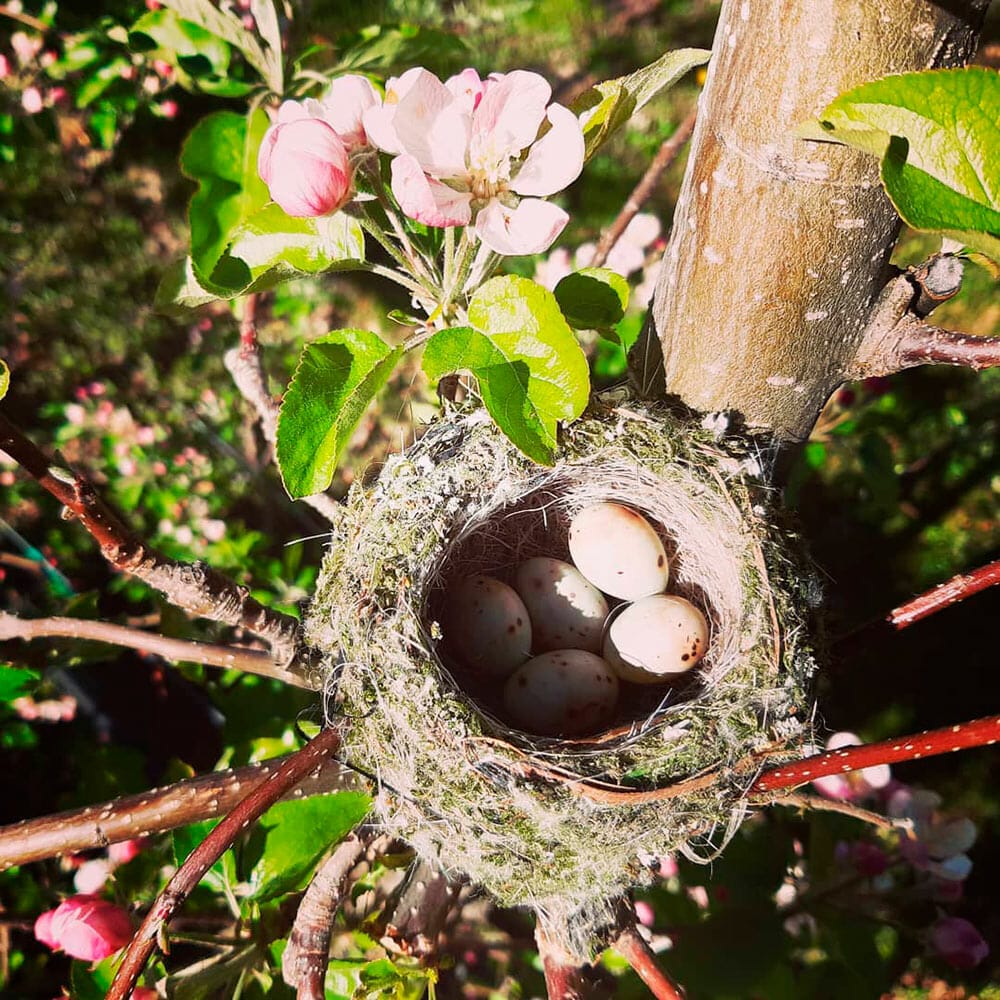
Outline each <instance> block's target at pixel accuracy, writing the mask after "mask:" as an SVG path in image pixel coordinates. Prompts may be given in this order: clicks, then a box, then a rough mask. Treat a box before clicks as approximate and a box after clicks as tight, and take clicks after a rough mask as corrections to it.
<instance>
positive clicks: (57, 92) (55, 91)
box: [48, 87, 69, 105]
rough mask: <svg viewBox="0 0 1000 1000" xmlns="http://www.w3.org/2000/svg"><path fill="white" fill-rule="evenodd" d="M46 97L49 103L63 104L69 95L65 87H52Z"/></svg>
mask: <svg viewBox="0 0 1000 1000" xmlns="http://www.w3.org/2000/svg"><path fill="white" fill-rule="evenodd" d="M48 97H49V104H50V105H55V104H64V103H65V102H66V100H67V98H68V97H69V93H68V92H67V90H66V88H65V87H53V88H52V89H51V90H50V91H49V95H48Z"/></svg>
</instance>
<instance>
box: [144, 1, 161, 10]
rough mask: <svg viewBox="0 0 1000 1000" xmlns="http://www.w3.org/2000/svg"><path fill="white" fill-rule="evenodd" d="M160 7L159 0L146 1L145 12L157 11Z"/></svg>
mask: <svg viewBox="0 0 1000 1000" xmlns="http://www.w3.org/2000/svg"><path fill="white" fill-rule="evenodd" d="M162 6H163V4H162V3H160V0H146V10H159V9H160V8H161V7H162Z"/></svg>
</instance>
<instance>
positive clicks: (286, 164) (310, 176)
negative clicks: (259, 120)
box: [257, 101, 351, 218]
mask: <svg viewBox="0 0 1000 1000" xmlns="http://www.w3.org/2000/svg"><path fill="white" fill-rule="evenodd" d="M257 172H258V173H259V174H260V176H261V179H262V180H263V181H264V183H265V184H266V185H267V187H268V190H269V191H270V192H271V197H272V198H273V199H274V200H275V201H276V202H277V203H278V204H279V205H280V206H281V207H282V208H283V209H284V210H285V211H286V212H287V213H288V214H289V215H293V216H297V217H299V218H313V217H315V216H318V215H330V214H331V213H333V212H336V211H337V209H338V208H340V207H341V205H343V204H344V203H345V202H346V201H347V200H348V199H349V198H350V194H351V165H350V162H349V161H348V158H347V147H346V146H345V145H344V142H343V140H342V139H341V138H340V136H339V135H337V133H336V132H335V131H334V129H333V126H331V125H329V124H328V123H327V122H325V121H324V120H323V119H322V118H317V117H314V116H313V115H311V114H310V113H309V112H308V111H307V110H306V108H305V106H304V105H302V104H300V103H299V102H298V101H285V103H284V104H282V105H281V110H280V111H279V112H278V120H277V121H276V122H275V123H274V124H273V125H272V126H271V127H270V128H269V129H268V130H267V132H266V133H265V134H264V139H263V141H262V142H261V144H260V151H259V153H258V155H257Z"/></svg>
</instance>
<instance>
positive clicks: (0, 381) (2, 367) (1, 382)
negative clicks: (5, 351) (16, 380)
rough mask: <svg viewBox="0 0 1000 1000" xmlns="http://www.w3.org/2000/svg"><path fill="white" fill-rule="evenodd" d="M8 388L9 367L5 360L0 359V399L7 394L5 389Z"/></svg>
mask: <svg viewBox="0 0 1000 1000" xmlns="http://www.w3.org/2000/svg"><path fill="white" fill-rule="evenodd" d="M9 388H10V369H9V368H8V367H7V362H6V361H4V360H3V359H0V399H3V398H4V396H6V395H7V390H8V389H9Z"/></svg>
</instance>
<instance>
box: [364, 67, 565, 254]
mask: <svg viewBox="0 0 1000 1000" xmlns="http://www.w3.org/2000/svg"><path fill="white" fill-rule="evenodd" d="M551 96H552V90H551V88H550V87H549V85H548V83H547V82H546V81H545V80H544V79H543V78H542V77H541V76H539V75H538V74H537V73H529V72H526V71H523V70H515V71H514V72H512V73H494V74H493V75H492V76H490V77H489V78H488V79H486V80H480V79H479V76H478V74H477V73H476V72H475V70H471V69H467V70H463V71H462V72H461V73H459V74H457V75H456V76H453V77H451V78H449V79H448V80H446V81H445V82H444V83H442V82H441V81H440V80H439V79H438V78H437V77H436V76H435V75H434V74H433V73H431V72H429V71H428V70H425V69H422V68H419V67H418V68H416V69H412V70H408V71H407V72H406V73H404V74H403V75H402V76H401V77H399V78H398V79H396V78H394V79H391V80H389V82H388V83H387V85H386V95H385V100H384V102H383V103H382V104H381V105H380V106H378V107H374V108H370V109H368V110H367V111H366V112H365V114H364V119H363V121H364V126H365V130H366V132H367V133H368V137H369V139H370V140H371V142H372V143H374V144H375V145H376V146H378V147H379V148H380V149H382V150H384V151H385V152H387V153H393V154H395V155H396V159H394V160H393V163H392V191H393V194H394V195H395V196H396V200H397V201H398V202H399V205H400V207H401V208H402V210H403V212H404V213H405V214H406V215H408V216H409V217H410V218H411V219H416V220H417V221H418V222H423V223H424V224H425V225H429V226H437V227H451V226H467V225H470V224H472V223H474V224H475V228H476V233H477V235H478V236H479V238H480V239H481V240H482V242H483V243H485V244H486V246H488V247H489V248H490V249H491V250H493V251H495V252H496V253H500V254H504V255H506V256H519V255H523V254H530V253H541V252H542V251H544V250H547V249H548V248H549V247H550V246H551V245H552V242H553V240H555V238H556V236H558V235H559V233H560V232H562V229H563V227H564V226H565V225H566V222H567V221H568V218H569V216H568V215H567V214H566V213H565V212H564V211H563V210H562V209H561V208H559V207H558V206H556V205H552V204H550V203H549V202H546V201H544V200H542V199H543V198H545V197H547V196H548V195H552V194H555V193H556V192H558V191H561V190H562V189H563V188H565V187H566V186H567V185H569V184H571V183H572V182H573V181H574V180H576V178H577V177H578V176H579V174H580V171H581V169H582V168H583V155H584V144H583V130H582V129H581V127H580V123H579V121H578V120H577V117H576V115H574V114H573V113H572V112H571V111H569V110H568V109H567V108H564V107H563V106H562V105H561V104H549V98H550V97H551ZM546 122H547V123H548V125H549V130H548V131H547V132H546V133H545V135H543V136H542V137H541V138H538V132H539V129H540V128H541V127H542V125H543V123H546Z"/></svg>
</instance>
